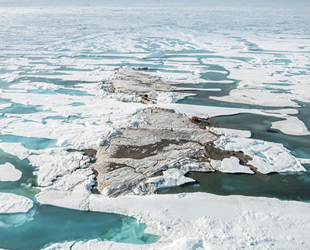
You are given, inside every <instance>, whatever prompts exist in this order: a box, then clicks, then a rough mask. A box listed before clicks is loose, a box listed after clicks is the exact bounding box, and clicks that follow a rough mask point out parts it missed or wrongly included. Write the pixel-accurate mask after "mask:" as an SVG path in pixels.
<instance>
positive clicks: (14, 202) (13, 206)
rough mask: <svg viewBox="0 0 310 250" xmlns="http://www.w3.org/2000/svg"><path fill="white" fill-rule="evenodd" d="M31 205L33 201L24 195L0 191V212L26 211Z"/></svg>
mask: <svg viewBox="0 0 310 250" xmlns="http://www.w3.org/2000/svg"><path fill="white" fill-rule="evenodd" d="M32 207H33V201H32V200H30V199H29V198H26V197H24V196H20V195H16V194H10V193H0V214H3V213H4V214H12V213H27V212H28V211H29V210H30V209H31V208H32Z"/></svg>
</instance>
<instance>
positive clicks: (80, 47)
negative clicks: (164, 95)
mask: <svg viewBox="0 0 310 250" xmlns="http://www.w3.org/2000/svg"><path fill="white" fill-rule="evenodd" d="M309 4H310V3H309V1H307V0H299V1H295V2H292V1H268V0H263V1H260V2H259V3H258V2H255V1H247V0H238V1H228V0H225V1H217V2H215V1H211V0H206V1H205V0H203V1H202V0H201V1H200V0H194V1H179V0H178V1H175V0H171V1H168V2H167V1H153V2H150V1H147V2H146V1H141V0H138V1H123V0H116V1H113V2H111V1H106V0H100V1H99V0H91V1H88V2H87V4H85V1H80V0H75V1H73V0H68V1H37V0H31V1H30V0H24V1H19V2H16V1H15V2H13V1H0V29H1V32H0V51H1V53H0V104H4V103H11V104H12V107H10V108H6V109H3V110H0V113H1V114H3V113H4V114H6V115H1V116H0V118H1V119H0V121H1V124H0V125H1V127H0V128H1V131H0V139H1V140H3V141H6V142H21V143H22V144H23V145H24V146H25V147H26V148H29V149H43V148H45V149H49V148H52V147H55V145H56V141H55V140H49V139H44V138H27V137H23V136H16V135H14V134H4V132H3V131H4V130H2V128H6V126H9V125H7V124H5V120H6V119H8V117H9V116H11V115H14V116H16V117H21V119H22V116H23V115H24V114H36V113H40V112H41V113H44V112H46V111H48V112H49V113H48V114H47V115H46V117H44V115H43V116H42V119H43V124H44V125H47V124H48V120H49V119H52V120H54V121H55V120H57V121H62V123H64V124H65V123H67V122H73V121H75V120H76V119H83V118H84V117H86V115H87V114H85V113H81V114H79V115H77V114H76V113H74V114H70V113H67V112H63V113H57V112H55V115H51V114H50V112H54V111H53V109H52V108H53V107H45V106H44V104H45V99H44V98H47V97H46V96H47V95H49V97H50V98H53V97H55V96H57V94H64V95H66V96H69V97H70V98H76V97H80V96H81V97H89V98H92V97H93V94H92V92H91V93H88V89H87V88H80V87H79V84H83V85H88V84H89V85H91V84H93V83H97V82H100V81H102V80H103V79H105V77H104V75H105V73H106V72H110V73H112V70H114V69H117V68H119V67H124V66H125V67H147V68H148V69H147V70H146V71H147V72H149V73H159V74H160V75H163V76H165V77H166V79H168V80H171V82H174V81H175V80H178V79H181V80H182V78H183V77H184V76H196V77H197V78H198V79H200V80H209V81H211V82H210V83H199V81H200V80H198V84H197V85H192V82H189V83H187V84H185V85H181V86H182V87H191V88H192V87H196V88H220V89H221V91H219V92H203V91H201V92H197V91H195V92H194V93H195V94H197V96H194V97H193V96H191V97H187V98H185V99H184V100H181V101H180V103H189V104H197V105H208V106H218V107H236V108H249V109H261V108H262V107H260V106H255V105H247V104H232V103H224V102H219V101H214V100H210V99H208V97H209V96H224V95H227V94H228V93H229V92H230V91H231V90H232V89H234V88H236V87H237V85H238V84H239V83H240V81H239V80H238V79H233V78H232V77H231V76H230V73H231V72H230V71H229V70H228V69H227V67H226V66H225V65H220V64H218V63H216V62H213V61H212V60H222V61H224V62H233V63H235V67H236V68H238V67H239V68H240V67H242V64H243V65H252V66H253V69H254V70H255V67H259V66H261V65H263V66H264V65H266V66H270V65H277V66H279V69H278V70H277V71H276V72H275V73H272V74H274V76H277V75H281V74H282V75H281V77H280V78H279V79H277V78H275V79H274V81H267V82H270V83H268V84H267V83H264V82H262V85H266V87H267V85H268V86H269V87H270V85H271V86H274V87H287V86H290V84H291V83H293V82H294V79H296V78H291V77H296V76H298V75H299V76H306V75H309V73H310V72H309V71H310V70H309V69H310V68H309V65H310V63H308V64H307V63H305V62H304V61H305V60H307V58H309V53H310V52H309V48H308V47H309V46H307V42H308V40H306V39H308V37H309V35H310V33H309V26H310V22H309V13H308V11H307V10H309V7H310V6H309ZM124 20H125V21H124ZM261 38H263V39H261ZM253 39H254V41H252V40H253ZM255 39H256V40H255ZM264 39H266V40H268V39H269V40H268V42H269V41H270V43H268V45H269V44H271V45H272V44H273V43H274V42H275V40H274V39H278V40H281V41H280V42H279V41H278V40H277V45H279V46H281V45H282V44H296V43H297V44H298V46H299V48H294V50H293V49H291V48H289V49H288V48H284V49H282V48H277V49H278V50H277V51H276V50H275V49H274V48H271V49H270V48H269V49H268V48H267V49H264V48H263V47H264V46H263V45H264V42H263V40H264ZM260 43H262V45H261V44H260ZM286 57H287V58H286ZM294 60H296V62H294ZM297 66H298V68H297ZM291 69H296V70H297V71H296V72H293V73H289V71H290V70H291ZM206 70H209V72H206ZM298 70H299V71H298ZM210 71H221V72H222V73H223V74H222V73H218V72H210ZM264 73H266V74H267V71H266V72H264ZM197 78H196V80H197ZM290 79H293V80H292V82H290V81H291V80H290ZM221 80H231V81H232V83H230V84H222V83H219V81H221ZM268 80H270V79H268ZM297 80H298V79H297ZM23 83H39V84H51V85H53V87H54V88H51V89H49V88H47V89H45V88H44V87H38V88H34V89H29V90H26V94H27V93H30V94H44V98H42V100H41V102H40V103H39V104H40V105H38V106H33V105H30V104H27V103H26V102H23V104H22V103H18V101H19V100H15V101H16V102H12V101H11V100H10V99H4V97H3V96H5V93H6V91H8V92H14V91H17V90H16V86H18V84H23ZM12 85H15V89H11V86H12ZM291 85H292V86H293V84H291ZM43 86H44V85H43ZM54 89H57V90H54ZM1 90H3V96H1ZM20 90H23V88H21V89H20ZM277 91H278V92H280V93H287V91H288V90H287V89H285V90H284V89H282V90H277ZM188 92H191V91H188ZM16 93H17V92H16ZM20 93H22V92H19V94H20ZM42 96H43V95H42ZM38 98H40V97H38ZM74 100H76V99H74ZM83 104H84V103H83V102H82V101H74V103H73V104H71V105H72V106H74V107H75V108H76V109H82V108H84V105H83ZM302 105H305V106H302V107H301V108H299V114H298V115H297V117H299V118H300V119H301V120H302V121H304V122H305V124H306V125H307V126H308V128H309V127H310V118H309V117H310V116H309V115H310V114H309V110H310V106H309V104H306V103H305V104H302ZM264 109H278V108H270V107H264ZM275 120H277V119H275V118H271V117H261V116H256V115H250V114H242V115H237V116H229V117H218V118H215V119H214V121H215V122H216V123H218V124H219V125H220V126H222V127H230V128H239V129H244V130H251V131H252V137H253V138H258V139H264V140H269V141H274V142H281V143H283V144H284V145H285V146H286V147H287V148H288V149H290V150H291V151H292V153H293V154H294V155H295V156H298V157H305V158H307V157H308V158H310V157H309V149H308V147H307V144H308V140H309V137H294V136H287V135H284V134H282V133H280V132H279V131H268V130H269V128H270V124H271V122H273V121H275ZM2 122H3V127H2ZM24 122H27V120H24ZM92 125H94V126H97V125H96V123H95V122H94V123H92V124H87V126H89V127H90V129H91V128H93V129H94V130H96V129H97V128H94V127H92ZM273 132H278V133H273ZM0 162H1V164H3V163H5V162H10V163H12V164H13V165H14V166H15V167H16V168H17V169H19V170H21V171H22V172H23V175H22V178H21V179H20V180H19V181H17V182H0V191H2V192H11V193H16V194H20V195H24V196H27V197H30V198H31V199H34V195H35V194H36V193H37V192H38V190H37V189H36V188H35V186H36V177H35V175H34V170H35V169H34V168H33V167H32V166H31V165H29V161H28V160H23V161H21V160H19V159H18V158H17V157H15V156H11V155H9V154H6V153H4V152H3V151H2V150H0ZM305 167H307V168H308V169H309V166H305ZM190 175H191V177H192V178H194V179H196V180H197V182H199V186H198V185H197V183H196V184H195V185H186V186H183V187H180V188H178V189H170V190H169V192H183V191H188V192H195V191H204V192H210V193H216V194H221V195H230V194H241V195H251V196H267V197H277V198H281V199H288V200H290V199H291V200H305V201H308V200H309V195H308V192H307V190H309V187H310V186H309V182H310V177H309V174H308V173H298V174H281V175H280V174H272V175H265V176H262V175H254V176H249V175H229V174H222V173H212V174H202V173H191V174H190ZM165 192H166V191H165ZM34 200H35V199H34ZM32 216H33V217H32ZM29 218H34V219H33V220H32V221H26V220H27V219H29ZM1 221H6V222H7V223H8V225H11V227H8V228H5V229H4V228H0V247H4V248H10V249H27V248H28V249H38V248H41V247H42V246H44V245H45V244H48V243H50V242H60V241H67V240H88V239H94V238H101V239H110V240H115V241H120V242H130V243H135V244H142V243H150V242H153V241H156V239H157V237H156V236H150V235H147V234H144V233H143V230H144V228H145V225H143V224H139V225H137V223H136V221H135V220H134V219H133V218H129V217H124V216H121V215H115V214H113V215H112V214H105V213H93V212H79V211H73V210H68V209H61V208H56V207H49V206H39V205H36V208H35V209H33V210H32V211H31V212H30V213H29V214H26V215H22V214H20V215H0V222H1ZM23 221H24V223H22V222H23ZM18 222H21V224H19V226H16V225H17V224H18ZM14 225H15V226H16V227H14ZM17 239H18V240H17Z"/></svg>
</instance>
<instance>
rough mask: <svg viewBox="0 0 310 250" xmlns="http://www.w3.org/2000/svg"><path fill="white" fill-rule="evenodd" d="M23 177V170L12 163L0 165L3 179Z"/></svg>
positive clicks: (0, 176) (9, 179)
mask: <svg viewBox="0 0 310 250" xmlns="http://www.w3.org/2000/svg"><path fill="white" fill-rule="evenodd" d="M21 177H22V172H21V171H19V170H18V169H16V168H15V167H14V166H13V165H12V164H11V163H8V162H7V163H5V164H3V165H0V182H1V181H18V180H19V179H20V178H21Z"/></svg>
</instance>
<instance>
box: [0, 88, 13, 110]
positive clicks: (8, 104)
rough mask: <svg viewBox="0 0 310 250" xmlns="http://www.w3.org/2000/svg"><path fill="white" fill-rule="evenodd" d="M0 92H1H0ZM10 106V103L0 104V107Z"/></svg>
mask: <svg viewBox="0 0 310 250" xmlns="http://www.w3.org/2000/svg"><path fill="white" fill-rule="evenodd" d="M0 93H1V92H0ZM11 106H12V104H11V103H4V104H0V109H6V108H10V107H11Z"/></svg>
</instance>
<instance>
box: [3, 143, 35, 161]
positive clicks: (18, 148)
mask: <svg viewBox="0 0 310 250" xmlns="http://www.w3.org/2000/svg"><path fill="white" fill-rule="evenodd" d="M0 148H1V149H2V150H3V151H4V152H6V153H8V154H11V155H15V156H17V157H18V158H19V159H21V160H24V159H26V158H27V157H28V156H29V155H30V153H31V150H28V149H27V148H25V147H24V146H23V145H22V144H21V143H4V142H0Z"/></svg>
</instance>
